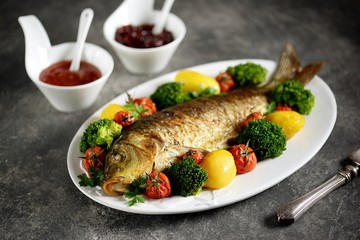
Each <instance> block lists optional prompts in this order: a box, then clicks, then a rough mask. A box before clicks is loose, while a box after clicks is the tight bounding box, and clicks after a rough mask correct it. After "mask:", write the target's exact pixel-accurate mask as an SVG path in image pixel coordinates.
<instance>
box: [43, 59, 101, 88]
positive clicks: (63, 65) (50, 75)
mask: <svg viewBox="0 0 360 240" xmlns="http://www.w3.org/2000/svg"><path fill="white" fill-rule="evenodd" d="M70 65H71V61H60V62H57V63H54V64H52V65H50V66H49V67H47V68H45V69H44V70H43V71H42V72H41V73H40V81H43V82H45V83H48V84H51V85H57V86H78V85H83V84H86V83H90V82H93V81H95V80H96V79H99V78H100V77H101V72H100V70H99V69H98V68H97V67H95V66H94V65H92V64H90V63H88V62H85V61H81V63H80V69H79V70H78V71H74V72H72V71H70V70H69V69H70Z"/></svg>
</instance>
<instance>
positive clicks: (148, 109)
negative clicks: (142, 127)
mask: <svg viewBox="0 0 360 240" xmlns="http://www.w3.org/2000/svg"><path fill="white" fill-rule="evenodd" d="M133 103H134V104H137V105H143V106H144V108H145V111H144V112H142V113H141V117H146V116H149V115H151V114H153V113H156V111H157V109H156V105H155V103H154V102H153V101H152V100H151V99H150V98H147V97H143V98H136V99H134V100H133Z"/></svg>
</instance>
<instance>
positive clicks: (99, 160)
mask: <svg viewBox="0 0 360 240" xmlns="http://www.w3.org/2000/svg"><path fill="white" fill-rule="evenodd" d="M106 154H107V152H106V150H105V149H103V148H102V147H99V146H95V147H90V148H88V149H87V150H86V151H85V157H84V158H83V159H82V164H83V166H84V168H85V170H86V171H87V172H89V170H90V166H95V167H96V168H97V169H103V167H104V163H105V158H106Z"/></svg>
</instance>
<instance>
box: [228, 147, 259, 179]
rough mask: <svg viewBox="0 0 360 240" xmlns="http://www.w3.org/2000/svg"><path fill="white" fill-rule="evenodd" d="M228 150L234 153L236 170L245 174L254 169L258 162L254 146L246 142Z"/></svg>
mask: <svg viewBox="0 0 360 240" xmlns="http://www.w3.org/2000/svg"><path fill="white" fill-rule="evenodd" d="M228 151H229V152H230V153H231V154H232V155H233V157H234V161H235V165H236V172H237V173H238V174H243V173H247V172H250V171H252V170H253V169H254V168H255V167H256V164H257V158H256V155H255V153H254V151H253V150H252V148H250V147H248V146H246V145H245V144H239V145H235V146H232V147H230V148H229V149H228Z"/></svg>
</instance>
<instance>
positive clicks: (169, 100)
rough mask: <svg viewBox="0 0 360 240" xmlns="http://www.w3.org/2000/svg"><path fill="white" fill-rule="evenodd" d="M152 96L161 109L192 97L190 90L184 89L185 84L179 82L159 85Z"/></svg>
mask: <svg viewBox="0 0 360 240" xmlns="http://www.w3.org/2000/svg"><path fill="white" fill-rule="evenodd" d="M150 98H151V99H152V100H153V102H154V103H155V104H156V107H157V108H158V109H159V110H161V109H164V108H167V107H170V106H173V105H176V104H179V103H182V102H186V101H189V100H191V99H192V97H191V96H190V94H189V93H188V92H185V91H183V84H182V83H178V82H170V83H165V84H163V85H161V86H159V87H158V88H157V89H156V91H155V92H154V93H153V94H152V95H151V96H150Z"/></svg>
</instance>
